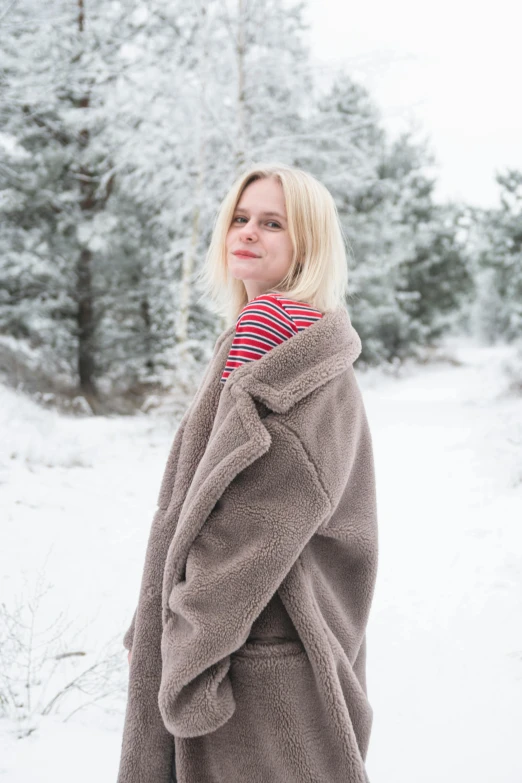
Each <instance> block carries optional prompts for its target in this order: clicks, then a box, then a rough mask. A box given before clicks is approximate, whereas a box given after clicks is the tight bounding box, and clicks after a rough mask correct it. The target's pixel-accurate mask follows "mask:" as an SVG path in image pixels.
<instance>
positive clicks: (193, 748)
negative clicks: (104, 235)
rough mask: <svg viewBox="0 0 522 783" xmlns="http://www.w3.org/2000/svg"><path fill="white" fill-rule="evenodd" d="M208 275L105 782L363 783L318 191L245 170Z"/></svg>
mask: <svg viewBox="0 0 522 783" xmlns="http://www.w3.org/2000/svg"><path fill="white" fill-rule="evenodd" d="M205 277H206V282H207V285H208V289H209V293H211V294H212V295H213V296H214V298H215V299H217V300H218V304H219V302H221V305H222V310H223V311H224V312H226V313H227V314H228V316H229V320H230V321H231V322H232V323H231V325H230V326H228V328H227V329H225V331H224V332H223V333H222V334H221V335H220V336H219V337H218V339H217V341H216V344H215V347H214V353H213V356H212V358H211V360H210V363H209V366H208V368H207V371H206V373H205V375H204V377H203V380H202V381H201V384H200V386H199V389H198V391H197V392H196V395H195V397H194V399H193V400H192V403H191V405H190V407H189V409H188V410H187V412H186V413H185V416H184V417H183V419H182V421H181V423H180V425H179V428H178V431H177V433H176V436H175V438H174V442H173V444H172V448H171V451H170V454H169V457H168V461H167V466H166V469H165V473H164V476H163V480H162V484H161V488H160V492H159V498H158V508H157V511H156V513H155V516H154V520H153V523H152V529H151V532H150V537H149V542H148V547H147V553H146V559H145V567H144V572H143V578H142V584H141V590H140V596H139V601H138V606H137V609H136V612H135V614H134V618H133V621H132V624H131V626H130V628H129V629H128V631H127V633H126V634H125V638H124V643H125V645H126V647H127V648H128V649H129V651H131V652H132V654H131V652H129V661H130V673H129V693H128V704H127V713H126V718H125V726H124V733H123V741H122V755H121V762H120V771H119V778H118V781H119V783H169V781H170V780H176V774H177V780H178V781H179V783H308V782H309V783H363V782H364V781H367V780H368V777H367V774H366V771H365V763H364V762H365V758H366V753H367V749H368V742H369V737H370V730H371V724H372V709H371V706H370V704H369V702H368V699H367V693H366V677H365V655H366V625H367V621H368V615H369V611H370V605H371V601H372V597H373V592H374V586H375V579H376V571H377V514H376V496H375V481H374V465H373V456H372V442H371V436H370V431H369V428H368V422H367V418H366V415H365V410H364V405H363V401H362V398H361V393H360V390H359V387H358V385H357V382H356V379H355V376H354V371H353V367H352V364H353V362H354V361H355V360H356V359H357V357H358V355H359V354H360V351H361V342H360V339H359V336H358V334H357V332H356V331H355V329H354V328H353V326H352V325H351V322H350V318H349V316H348V313H347V311H346V308H345V306H344V297H345V293H346V285H347V271H346V255H345V249H344V242H343V237H342V233H341V229H340V225H339V221H338V217H337V212H336V208H335V205H334V202H333V199H332V198H331V196H330V194H329V193H328V191H327V190H326V188H325V187H324V186H323V185H321V183H319V182H318V181H317V180H316V179H314V178H313V177H312V176H311V175H309V174H307V173H306V172H304V171H301V170H299V169H295V168H292V167H289V166H283V165H266V166H262V165H261V166H256V167H253V168H251V169H249V170H248V171H247V172H246V173H245V174H243V175H242V176H241V177H239V178H238V180H237V181H236V182H235V183H234V185H233V186H232V188H231V190H230V191H229V193H228V195H227V196H226V198H225V199H224V201H223V203H222V205H221V208H220V210H219V213H218V217H217V220H216V224H215V227H214V232H213V236H212V241H211V244H210V248H209V252H208V256H207V261H206V268H205ZM171 776H172V777H171Z"/></svg>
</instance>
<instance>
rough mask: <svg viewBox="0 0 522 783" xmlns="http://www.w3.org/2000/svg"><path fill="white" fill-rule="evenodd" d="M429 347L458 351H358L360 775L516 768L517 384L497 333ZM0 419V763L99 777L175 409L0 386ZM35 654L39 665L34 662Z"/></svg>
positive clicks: (112, 746)
mask: <svg viewBox="0 0 522 783" xmlns="http://www.w3.org/2000/svg"><path fill="white" fill-rule="evenodd" d="M447 353H448V354H449V355H452V356H453V357H454V358H455V359H457V360H458V362H456V363H454V364H453V363H451V362H447V363H438V364H433V365H431V366H427V367H416V366H414V365H410V366H408V367H407V368H406V369H405V371H403V373H402V376H401V377H400V378H399V379H395V378H391V377H386V376H383V375H382V373H379V372H377V371H371V372H369V373H367V374H365V373H363V372H362V371H357V376H358V379H359V383H360V386H361V388H362V390H363V394H364V398H365V402H366V407H367V412H368V417H369V420H370V426H371V429H372V434H373V440H374V449H375V461H376V471H377V487H378V503H379V531H380V550H379V551H380V569H379V574H378V581H377V588H376V593H375V599H374V605H373V610H372V614H371V619H370V624H369V627H368V665H367V676H368V695H369V698H370V701H371V703H372V706H373V708H374V725H373V731H372V737H371V742H370V750H369V754H368V759H367V767H368V773H369V776H370V780H371V781H372V783H441V781H444V783H462V781H470V783H471V781H472V782H473V783H521V781H522V756H521V754H520V752H519V740H518V741H517V737H518V738H519V739H520V736H521V733H522V622H521V618H522V546H521V544H522V529H521V525H522V397H516V396H514V395H513V394H511V395H510V394H509V393H508V392H507V388H508V379H507V377H506V375H505V373H504V370H503V367H504V363H505V361H506V360H508V359H509V357H510V356H512V355H513V353H514V351H513V349H512V348H510V347H504V346H499V347H493V348H483V347H479V346H477V345H476V344H475V343H474V342H472V341H463V340H458V341H455V340H453V341H450V342H449V343H448V344H447ZM356 367H357V365H356ZM0 422H1V427H2V442H1V445H0V450H1V455H0V504H1V509H2V547H1V551H0V567H1V572H0V573H1V575H0V580H1V581H0V591H1V598H0V602H1V604H2V611H3V617H4V621H3V622H4V625H3V626H2V628H3V631H2V632H3V633H6V630H5V628H6V625H5V623H6V622H7V623H8V626H7V627H8V628H10V629H11V631H10V633H11V632H12V633H13V634H14V637H16V635H17V634H16V628H17V626H16V623H15V622H14V620H13V618H14V617H15V616H16V612H17V611H20V612H22V614H21V615H20V617H19V619H22V618H25V620H27V617H29V618H30V623H32V626H30V628H29V631H24V632H23V639H22V642H23V647H22V648H21V649H22V652H20V651H19V655H18V658H19V659H20V660H22V661H25V662H26V665H25V666H24V668H23V669H20V670H17V669H16V666H15V665H14V663H13V662H12V661H9V660H6V657H7V658H8V657H9V655H11V654H12V650H13V644H14V642H13V641H12V640H11V641H10V642H9V643H6V639H4V638H2V639H1V640H0V671H1V672H2V674H3V676H4V679H3V680H2V679H0V682H1V683H3V686H2V687H5V676H6V675H9V676H16V677H18V678H19V680H20V683H21V684H20V691H19V693H20V694H21V695H20V696H19V701H20V703H23V704H24V705H25V711H26V712H27V713H28V717H26V718H25V719H24V720H23V721H16V720H15V718H14V717H11V718H4V719H3V720H0V742H1V745H2V752H1V754H0V779H1V780H2V781H5V783H44V782H45V783H49V781H52V783H72V781H74V783H92V781H93V780H95V781H97V783H115V780H116V774H117V768H118V761H119V752H120V741H121V730H122V723H123V710H124V705H125V690H124V689H125V683H126V666H127V662H126V652H125V651H124V649H123V647H122V646H121V636H122V635H123V632H124V631H125V630H126V628H127V626H128V624H129V622H130V619H131V616H132V612H133V610H134V606H135V603H136V600H137V596H138V589H139V583H140V579H141V569H142V565H143V557H144V552H145V546H146V542H147V537H148V532H149V526H150V522H151V519H152V515H153V512H154V508H155V503H156V496H157V492H158V489H159V483H160V479H161V475H162V472H163V467H164V464H165V460H166V456H167V452H168V449H169V447H170V444H171V441H172V437H173V434H174V431H175V428H176V422H175V421H172V420H169V418H168V417H167V416H165V415H162V414H158V413H155V414H154V415H149V416H139V417H135V418H108V419H95V418H93V419H89V418H85V419H72V418H68V417H63V416H59V415H57V414H55V413H53V412H51V411H46V410H43V409H40V408H38V407H37V406H36V405H34V404H33V403H32V402H30V401H29V400H27V399H25V398H24V397H22V396H20V395H17V394H15V393H14V392H12V391H10V390H6V389H5V388H1V389H0ZM39 585H40V587H42V588H43V592H44V594H43V596H42V597H41V598H40V600H37V599H36V598H35V591H37V590H38V586H39ZM30 610H32V614H31V613H30ZM28 612H29V614H28ZM6 617H7V620H6V619H5V618H6ZM10 618H11V619H10ZM62 622H63V623H64V625H61V624H60V623H62ZM31 627H32V632H31ZM13 629H14V630H13ZM31 633H32V636H31ZM18 634H19V635H22V632H21V631H19V632H18ZM31 639H32V641H31ZM60 645H61V646H60ZM28 649H29V650H30V651H31V661H29V658H28V657H27V651H28ZM2 651H3V652H2ZM60 651H61V653H60ZM71 653H76V654H75V655H71ZM114 653H116V655H114ZM51 654H52V655H51ZM59 654H62V655H63V654H68V657H62V658H58V660H59V661H60V662H59V663H58V664H57V663H56V657H57V655H59ZM39 656H40V657H39ZM41 656H46V657H52V658H53V660H55V664H54V665H55V671H54V673H52V672H51V669H50V663H49V662H46V663H45V666H42V668H41V671H39V668H38V661H40V660H42V658H41ZM107 656H109V657H108V662H107V664H106V665H103V664H102V665H101V666H99V667H98V668H96V667H95V669H94V670H93V671H94V672H96V674H95V675H93V674H92V673H91V674H89V673H88V672H87V674H86V673H85V670H88V669H89V668H90V667H92V665H93V664H95V663H96V662H99V661H100V660H101V659H103V658H104V657H107ZM111 656H112V657H111ZM115 661H116V663H115ZM104 666H105V667H106V668H104ZM110 667H112V668H110ZM42 672H43V674H42ZM107 672H109V673H110V676H109V677H108V676H107ZM82 673H83V674H82ZM40 675H41V681H40V682H39V681H38V677H39V676H40ZM80 675H81V679H79V680H78V679H76V678H78V677H79V676H80ZM0 676H1V675H0ZM104 678H107V682H106V681H105V679H104ZM75 679H76V684H77V685H79V686H80V687H76V688H74V687H69V688H67V689H66V690H65V691H64V687H65V686H67V685H68V684H69V683H71V682H73V681H74V680H75ZM27 682H29V685H30V687H29V688H25V687H24V683H27ZM111 683H116V686H117V688H116V693H113V694H111V693H110V692H109V691H110V684H111ZM11 685H12V683H11ZM13 687H14V686H13ZM80 688H81V689H80ZM58 693H61V695H60V696H59V697H58V698H57V699H56V701H53V699H54V698H55V697H56V696H57V694H58ZM105 693H107V697H106V698H104V699H99V696H100V695H103V694H105ZM29 696H30V702H29ZM44 705H47V707H48V709H47V712H48V713H49V714H47V715H46V716H45V717H41V716H39V715H38V714H37V713H38V710H39V709H40V710H41V709H42V707H43V706H44ZM18 709H19V710H20V711H22V708H21V707H20V708H18ZM13 711H16V708H10V714H11V715H13ZM31 713H34V714H31ZM22 732H24V733H25V736H23V737H22V738H18V736H17V734H20V733H22ZM231 783H233V781H231ZM267 783H269V782H268V781H267ZM321 783H323V782H321Z"/></svg>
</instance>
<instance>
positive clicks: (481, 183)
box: [308, 0, 522, 206]
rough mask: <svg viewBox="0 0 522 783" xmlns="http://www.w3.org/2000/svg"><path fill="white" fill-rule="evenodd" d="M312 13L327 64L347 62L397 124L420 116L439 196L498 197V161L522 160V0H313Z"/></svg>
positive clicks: (318, 48) (486, 200)
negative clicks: (434, 166) (483, 0)
mask: <svg viewBox="0 0 522 783" xmlns="http://www.w3.org/2000/svg"><path fill="white" fill-rule="evenodd" d="M308 19H309V22H310V24H311V31H310V32H311V40H312V46H313V53H314V55H315V57H316V58H317V60H318V63H319V64H320V65H322V66H324V68H325V71H324V72H325V73H328V72H329V68H330V67H331V66H336V65H338V64H341V63H345V64H346V65H347V66H348V69H349V72H350V73H351V74H352V75H353V76H355V77H356V78H358V79H360V81H362V82H363V83H364V84H365V85H366V86H367V87H368V88H369V89H370V91H371V93H372V95H373V96H374V97H375V99H376V101H377V103H378V105H379V107H380V109H381V111H382V113H383V117H384V119H385V124H386V127H388V128H389V130H390V131H391V132H392V133H393V132H395V131H396V130H398V129H399V128H401V127H403V126H405V125H406V124H407V123H408V121H409V119H410V118H413V119H414V121H415V120H416V121H417V126H418V127H419V130H420V133H421V135H424V136H427V137H428V138H429V141H430V143H431V148H432V150H433V152H434V153H435V155H436V158H437V163H438V167H439V168H438V186H437V190H436V194H435V195H436V199H437V200H439V201H440V200H443V199H445V198H457V199H464V200H466V201H467V202H469V203H472V204H476V205H482V206H493V205H496V204H497V203H498V186H497V185H496V183H495V182H494V172H495V169H503V167H504V166H508V165H509V166H512V167H516V168H519V169H522V100H521V95H522V54H521V48H522V47H521V28H522V3H520V2H519V0H495V2H488V3H480V2H477V0H473V2H471V0H438V1H437V3H432V4H431V6H430V5H429V4H427V3H422V2H419V0H394V2H389V0H364V2H357V3H350V2H348V0H309V13H308Z"/></svg>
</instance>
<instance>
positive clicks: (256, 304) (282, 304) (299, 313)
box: [237, 290, 323, 332]
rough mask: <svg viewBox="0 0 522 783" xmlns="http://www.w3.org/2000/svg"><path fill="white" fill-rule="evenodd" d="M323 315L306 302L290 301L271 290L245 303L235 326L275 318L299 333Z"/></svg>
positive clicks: (281, 294) (282, 294)
mask: <svg viewBox="0 0 522 783" xmlns="http://www.w3.org/2000/svg"><path fill="white" fill-rule="evenodd" d="M322 316H323V313H322V312H321V311H320V310H318V309H317V308H315V307H313V306H312V305H311V304H308V303H307V302H301V301H298V300H297V299H291V298H290V297H287V296H285V294H284V293H282V292H280V291H277V290H273V291H267V292H265V293H262V294H259V295H258V296H255V297H254V298H253V299H251V300H250V301H249V302H247V304H246V305H244V307H243V308H242V310H241V312H240V313H239V316H238V319H237V324H239V323H241V322H244V320H245V317H246V318H247V319H248V320H252V319H253V320H256V319H257V320H261V321H262V320H263V319H264V318H267V317H268V318H275V319H276V320H279V321H282V322H283V323H286V324H287V325H289V326H290V327H291V328H292V331H293V332H296V331H301V329H304V328H305V327H306V326H310V325H311V324H312V323H315V322H316V321H318V320H319V319H320V318H322Z"/></svg>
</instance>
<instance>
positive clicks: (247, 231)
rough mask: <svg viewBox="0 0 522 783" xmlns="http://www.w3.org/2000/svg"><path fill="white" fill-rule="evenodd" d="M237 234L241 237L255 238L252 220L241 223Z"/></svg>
mask: <svg viewBox="0 0 522 783" xmlns="http://www.w3.org/2000/svg"><path fill="white" fill-rule="evenodd" d="M239 236H240V238H241V239H257V233H256V227H255V225H254V222H253V221H252V220H249V221H248V223H243V225H242V226H241V227H240V230H239Z"/></svg>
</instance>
